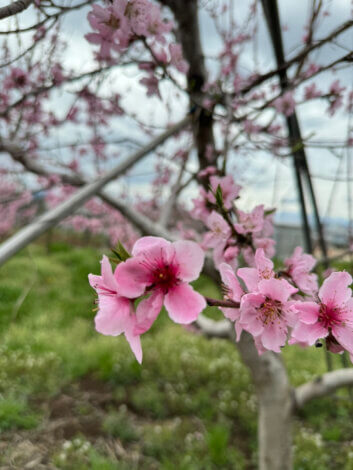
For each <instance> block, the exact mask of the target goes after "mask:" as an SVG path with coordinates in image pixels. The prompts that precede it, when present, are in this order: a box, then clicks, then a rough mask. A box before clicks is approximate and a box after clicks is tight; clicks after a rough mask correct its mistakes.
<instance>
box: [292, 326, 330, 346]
mask: <svg viewBox="0 0 353 470" xmlns="http://www.w3.org/2000/svg"><path fill="white" fill-rule="evenodd" d="M327 335H328V331H327V329H326V328H323V327H322V326H321V325H320V323H314V324H313V325H306V324H305V323H301V322H299V323H297V325H296V326H295V327H294V329H293V331H292V337H293V338H294V339H295V340H297V341H299V342H301V343H307V344H309V346H312V345H313V344H315V341H317V340H318V339H320V338H326V336H327Z"/></svg>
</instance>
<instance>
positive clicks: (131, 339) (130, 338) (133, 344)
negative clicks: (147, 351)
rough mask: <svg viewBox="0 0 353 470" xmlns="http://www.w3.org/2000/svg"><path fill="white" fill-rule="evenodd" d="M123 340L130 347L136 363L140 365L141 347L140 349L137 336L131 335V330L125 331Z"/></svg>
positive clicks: (139, 340) (139, 341)
mask: <svg viewBox="0 0 353 470" xmlns="http://www.w3.org/2000/svg"><path fill="white" fill-rule="evenodd" d="M125 338H126V340H127V342H128V343H129V345H130V348H131V351H132V352H133V353H134V355H135V357H136V360H137V362H139V363H140V364H141V362H142V347H141V338H140V336H139V335H135V334H134V333H133V330H132V328H129V329H128V330H127V331H125Z"/></svg>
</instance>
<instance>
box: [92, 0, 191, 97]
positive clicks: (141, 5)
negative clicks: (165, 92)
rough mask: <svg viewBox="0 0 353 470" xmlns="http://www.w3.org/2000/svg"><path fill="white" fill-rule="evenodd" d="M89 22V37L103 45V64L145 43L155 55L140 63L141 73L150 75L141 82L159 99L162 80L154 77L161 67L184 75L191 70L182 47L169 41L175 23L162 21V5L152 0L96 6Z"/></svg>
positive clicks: (115, 0) (120, 0)
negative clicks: (116, 54) (159, 85)
mask: <svg viewBox="0 0 353 470" xmlns="http://www.w3.org/2000/svg"><path fill="white" fill-rule="evenodd" d="M88 21H89V23H90V25H91V27H92V29H93V30H94V32H91V33H88V34H86V36H85V37H86V39H87V40H88V41H89V42H90V43H92V44H97V45H99V47H100V49H99V52H98V54H97V59H98V60H100V61H107V62H112V60H113V58H112V54H113V53H123V52H125V51H126V50H127V49H128V48H129V46H130V45H131V44H133V43H134V42H136V41H142V43H143V44H144V46H145V47H146V48H147V49H148V50H149V52H150V55H151V60H149V61H142V62H141V60H140V59H139V60H138V62H139V68H140V70H143V71H144V72H146V73H147V76H145V77H143V78H142V79H141V80H140V83H141V84H142V85H144V86H145V87H146V88H147V95H148V96H151V95H154V94H155V95H157V96H159V90H158V78H157V77H156V76H155V74H154V72H155V69H156V67H157V66H162V67H165V66H167V65H171V66H173V67H175V68H176V69H177V70H178V71H179V72H181V73H186V72H187V71H188V64H187V62H186V61H185V60H184V58H183V54H182V49H181V46H180V44H176V43H172V42H169V44H167V41H166V35H167V34H168V33H170V31H171V30H172V29H173V26H174V25H173V22H172V21H170V20H166V19H164V18H162V14H161V8H160V6H159V5H157V4H155V3H152V2H151V1H150V0H129V1H128V0H113V2H112V3H111V4H108V5H105V6H104V7H102V6H100V5H98V4H94V5H93V6H92V11H90V12H89V13H88Z"/></svg>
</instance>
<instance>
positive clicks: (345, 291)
mask: <svg viewBox="0 0 353 470" xmlns="http://www.w3.org/2000/svg"><path fill="white" fill-rule="evenodd" d="M351 283H352V276H351V275H350V274H348V273H347V272H346V271H341V272H333V273H332V274H330V276H329V277H328V278H327V279H325V281H324V283H323V284H322V286H321V288H320V290H319V297H320V299H321V301H322V303H324V304H325V305H329V306H331V305H334V306H339V305H342V304H344V303H346V302H347V301H348V300H349V298H350V297H351V295H352V291H351V289H349V287H348V286H349V285H350V284H351Z"/></svg>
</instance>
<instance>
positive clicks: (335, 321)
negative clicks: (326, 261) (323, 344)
mask: <svg viewBox="0 0 353 470" xmlns="http://www.w3.org/2000/svg"><path fill="white" fill-rule="evenodd" d="M351 283H352V276H351V275H350V274H348V273H347V272H345V271H343V272H334V273H332V274H331V275H330V276H329V277H328V278H327V279H325V281H324V283H323V284H322V286H321V288H320V290H319V300H320V302H319V303H316V302H296V304H295V308H296V309H297V310H298V312H299V322H298V323H297V324H296V325H295V328H294V329H293V331H292V337H293V339H294V342H295V341H301V342H306V343H307V344H309V345H313V344H314V343H315V342H316V341H317V340H318V339H320V338H326V337H328V338H329V346H330V345H331V350H334V349H335V345H336V350H337V352H340V351H339V349H340V348H344V349H346V350H347V351H348V352H349V353H350V354H353V299H352V291H351V289H350V288H349V287H348V286H349V285H350V284H351Z"/></svg>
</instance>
